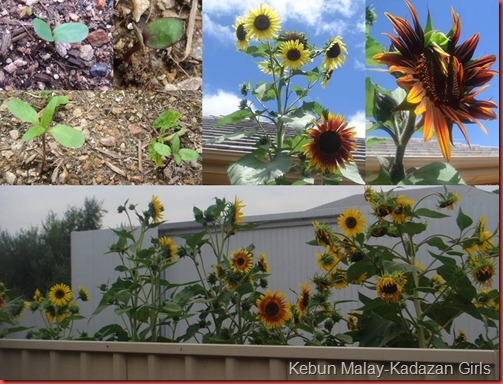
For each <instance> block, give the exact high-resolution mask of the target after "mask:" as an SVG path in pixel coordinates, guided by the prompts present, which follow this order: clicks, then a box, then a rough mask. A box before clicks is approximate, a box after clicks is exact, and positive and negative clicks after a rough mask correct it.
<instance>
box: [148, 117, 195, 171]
mask: <svg viewBox="0 0 503 384" xmlns="http://www.w3.org/2000/svg"><path fill="white" fill-rule="evenodd" d="M180 116H181V114H180V113H178V112H176V111H171V110H166V111H164V112H163V113H161V115H160V116H159V117H158V118H157V119H155V121H154V123H153V124H152V127H153V128H154V130H155V131H156V132H157V133H158V136H157V137H154V138H153V139H152V140H151V141H150V143H149V145H148V153H149V155H150V158H151V159H152V161H153V162H154V163H155V169H158V168H159V167H160V166H161V164H163V162H164V161H165V159H168V161H167V162H166V165H165V166H167V165H168V164H169V162H170V161H171V160H172V159H174V160H175V162H176V164H180V163H181V162H182V161H195V160H197V159H198V158H199V153H198V152H197V151H195V150H193V149H189V148H180V136H182V135H184V134H185V133H186V132H187V129H186V128H181V127H180V126H179V125H178V119H179V118H180ZM168 142H171V146H169V145H168V144H167V143H168Z"/></svg>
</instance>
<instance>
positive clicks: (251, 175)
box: [227, 152, 293, 185]
mask: <svg viewBox="0 0 503 384" xmlns="http://www.w3.org/2000/svg"><path fill="white" fill-rule="evenodd" d="M292 165H293V162H292V159H291V158H290V157H289V156H288V155H287V154H286V153H283V152H281V153H279V154H277V155H276V156H275V157H274V158H273V159H272V160H271V161H270V162H268V163H263V162H261V161H260V160H258V159H257V158H256V157H255V156H254V155H253V154H252V153H250V154H248V155H245V156H243V157H242V158H240V159H239V160H238V161H237V162H235V163H234V164H232V165H231V166H230V167H229V168H228V169H227V175H228V176H229V180H230V182H231V183H232V184H254V185H257V184H267V183H269V182H272V181H274V180H275V179H277V178H278V177H281V176H283V175H284V174H285V173H287V172H288V170H289V169H290V168H291V167H292Z"/></svg>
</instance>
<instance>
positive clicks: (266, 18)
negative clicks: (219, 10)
mask: <svg viewBox="0 0 503 384" xmlns="http://www.w3.org/2000/svg"><path fill="white" fill-rule="evenodd" d="M280 22H281V20H280V18H279V17H278V15H277V13H276V12H275V11H274V10H273V9H272V7H271V6H269V5H267V4H261V5H260V6H259V7H258V8H257V9H254V10H253V11H250V12H249V13H248V15H247V16H246V18H245V20H244V29H245V30H246V33H247V34H248V35H249V37H250V38H251V39H255V40H259V41H267V40H269V39H271V38H273V37H275V36H277V35H278V31H279V29H280Z"/></svg>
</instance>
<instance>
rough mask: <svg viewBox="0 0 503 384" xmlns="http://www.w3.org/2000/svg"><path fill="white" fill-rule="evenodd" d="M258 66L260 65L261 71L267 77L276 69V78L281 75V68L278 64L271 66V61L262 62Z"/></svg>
mask: <svg viewBox="0 0 503 384" xmlns="http://www.w3.org/2000/svg"><path fill="white" fill-rule="evenodd" d="M257 65H258V69H260V71H261V72H263V73H265V74H267V75H271V74H272V70H273V68H274V74H275V75H276V76H279V75H280V74H281V67H280V66H279V65H277V64H276V63H274V64H271V63H270V62H269V60H264V61H261V62H259V63H258V64H257Z"/></svg>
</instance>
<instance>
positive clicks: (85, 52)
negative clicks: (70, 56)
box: [79, 44, 94, 61]
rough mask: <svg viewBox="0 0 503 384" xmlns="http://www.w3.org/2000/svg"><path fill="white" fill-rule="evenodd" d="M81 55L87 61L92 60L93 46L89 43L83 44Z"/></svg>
mask: <svg viewBox="0 0 503 384" xmlns="http://www.w3.org/2000/svg"><path fill="white" fill-rule="evenodd" d="M79 57H80V58H81V59H82V60H85V61H90V60H92V58H93V57H94V50H93V47H91V46H90V45H89V44H86V45H83V46H81V47H80V55H79Z"/></svg>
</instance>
